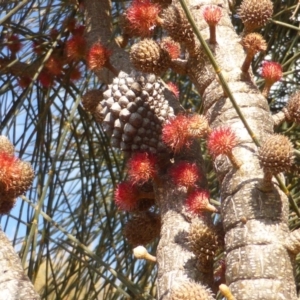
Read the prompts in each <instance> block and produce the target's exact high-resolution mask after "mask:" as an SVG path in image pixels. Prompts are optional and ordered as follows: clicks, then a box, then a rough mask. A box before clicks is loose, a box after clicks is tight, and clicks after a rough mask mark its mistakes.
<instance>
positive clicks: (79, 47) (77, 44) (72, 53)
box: [65, 35, 86, 61]
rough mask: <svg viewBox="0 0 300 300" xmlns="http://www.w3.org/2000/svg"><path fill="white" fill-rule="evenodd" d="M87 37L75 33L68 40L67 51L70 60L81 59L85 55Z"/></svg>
mask: <svg viewBox="0 0 300 300" xmlns="http://www.w3.org/2000/svg"><path fill="white" fill-rule="evenodd" d="M85 45H86V42H85V39H84V37H83V36H80V35H74V36H73V37H71V39H69V40H68V41H67V42H66V46H65V52H66V56H67V58H68V60H69V61H80V60H81V59H83V58H84V57H85Z"/></svg>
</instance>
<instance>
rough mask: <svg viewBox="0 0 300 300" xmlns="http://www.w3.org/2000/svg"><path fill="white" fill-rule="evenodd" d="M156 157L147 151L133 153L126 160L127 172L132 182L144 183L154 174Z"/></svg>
mask: <svg viewBox="0 0 300 300" xmlns="http://www.w3.org/2000/svg"><path fill="white" fill-rule="evenodd" d="M156 162H157V160H156V157H155V156H154V155H153V154H151V153H148V152H139V153H135V154H133V156H132V157H131V159H130V160H129V161H128V174H129V177H130V179H131V180H132V182H133V183H134V184H135V183H139V184H140V183H145V182H147V181H148V180H150V179H153V178H154V177H155V176H156Z"/></svg>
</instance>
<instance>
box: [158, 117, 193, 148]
mask: <svg viewBox="0 0 300 300" xmlns="http://www.w3.org/2000/svg"><path fill="white" fill-rule="evenodd" d="M188 128H189V118H188V117H187V116H184V115H177V116H176V117H175V118H173V119H171V120H170V121H169V122H166V123H165V124H164V126H163V129H162V140H163V142H164V143H165V144H166V145H167V146H169V147H170V148H172V149H173V151H174V152H179V151H180V150H181V149H182V148H183V147H186V148H188V147H189V146H190V144H191V140H190V136H189V133H188Z"/></svg>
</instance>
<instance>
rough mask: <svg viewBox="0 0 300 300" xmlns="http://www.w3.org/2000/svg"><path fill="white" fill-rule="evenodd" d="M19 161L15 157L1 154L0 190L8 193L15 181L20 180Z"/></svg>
mask: <svg viewBox="0 0 300 300" xmlns="http://www.w3.org/2000/svg"><path fill="white" fill-rule="evenodd" d="M21 172H22V170H21V168H20V164H19V160H18V159H17V158H16V157H14V156H13V155H9V154H7V153H5V152H0V190H4V191H7V190H8V189H9V188H10V187H11V186H12V185H13V184H14V182H15V181H19V180H20V176H21Z"/></svg>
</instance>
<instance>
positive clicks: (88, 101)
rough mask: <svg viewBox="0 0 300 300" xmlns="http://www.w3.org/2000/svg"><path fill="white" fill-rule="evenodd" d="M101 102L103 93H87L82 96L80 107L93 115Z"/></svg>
mask: <svg viewBox="0 0 300 300" xmlns="http://www.w3.org/2000/svg"><path fill="white" fill-rule="evenodd" d="M102 100H103V92H102V91H100V90H90V91H87V92H86V93H85V94H84V95H83V96H82V105H83V107H84V109H85V110H86V111H88V112H90V113H92V114H93V113H95V111H96V107H97V105H98V104H99V103H100V101H102Z"/></svg>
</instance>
